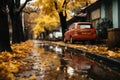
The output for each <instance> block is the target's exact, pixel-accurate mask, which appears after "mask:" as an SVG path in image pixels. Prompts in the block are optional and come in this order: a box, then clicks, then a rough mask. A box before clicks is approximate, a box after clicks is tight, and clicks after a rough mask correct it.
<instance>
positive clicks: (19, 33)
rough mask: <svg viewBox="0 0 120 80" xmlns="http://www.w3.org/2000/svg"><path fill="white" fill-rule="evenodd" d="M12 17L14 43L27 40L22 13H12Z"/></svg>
mask: <svg viewBox="0 0 120 80" xmlns="http://www.w3.org/2000/svg"><path fill="white" fill-rule="evenodd" d="M10 18H11V22H12V31H13V32H12V43H20V42H23V41H25V39H24V33H23V26H22V17H21V15H20V14H17V12H16V13H10Z"/></svg>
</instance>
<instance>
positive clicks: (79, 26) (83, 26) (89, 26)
mask: <svg viewBox="0 0 120 80" xmlns="http://www.w3.org/2000/svg"><path fill="white" fill-rule="evenodd" d="M78 28H91V25H89V24H87V25H86V24H85V25H78Z"/></svg>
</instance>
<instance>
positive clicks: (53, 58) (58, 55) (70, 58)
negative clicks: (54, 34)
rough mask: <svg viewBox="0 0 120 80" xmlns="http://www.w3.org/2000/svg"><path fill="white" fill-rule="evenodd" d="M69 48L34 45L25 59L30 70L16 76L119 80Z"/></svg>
mask: <svg viewBox="0 0 120 80" xmlns="http://www.w3.org/2000/svg"><path fill="white" fill-rule="evenodd" d="M78 54H79V53H76V52H74V50H73V52H72V51H71V50H69V49H68V48H66V47H65V48H61V47H59V46H54V45H48V44H43V43H42V44H37V45H34V49H33V52H32V53H31V54H30V55H29V57H27V58H26V60H25V59H24V61H26V62H27V63H28V64H29V65H27V64H26V65H25V66H24V67H28V66H29V68H30V69H27V70H23V71H21V72H19V73H18V74H15V75H16V78H17V80H18V79H19V78H21V77H22V78H29V77H30V76H32V75H35V76H36V79H35V80H119V78H120V76H118V75H117V74H115V73H114V72H113V71H109V70H107V69H104V68H103V67H102V66H101V65H98V64H97V63H95V62H94V61H91V60H90V59H88V58H87V57H85V56H83V55H80V54H79V55H78Z"/></svg>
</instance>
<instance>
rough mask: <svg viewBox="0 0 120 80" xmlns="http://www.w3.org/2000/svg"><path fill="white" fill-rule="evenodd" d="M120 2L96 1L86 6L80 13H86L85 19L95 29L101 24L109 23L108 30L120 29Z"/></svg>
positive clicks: (116, 0)
mask: <svg viewBox="0 0 120 80" xmlns="http://www.w3.org/2000/svg"><path fill="white" fill-rule="evenodd" d="M119 3H120V0H97V1H96V2H95V3H93V4H91V5H89V6H87V7H86V8H84V9H83V10H81V12H84V13H87V14H88V15H87V19H88V20H90V21H91V22H92V23H93V24H94V25H95V27H97V26H98V24H99V23H101V22H107V21H109V22H110V24H111V25H110V26H109V27H110V28H111V27H113V28H120V23H119V21H120V9H119V8H120V4H119Z"/></svg>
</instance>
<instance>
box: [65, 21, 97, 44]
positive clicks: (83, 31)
mask: <svg viewBox="0 0 120 80" xmlns="http://www.w3.org/2000/svg"><path fill="white" fill-rule="evenodd" d="M88 40H89V41H90V42H91V43H94V42H95V41H96V30H95V28H94V27H93V25H92V23H90V22H76V23H73V24H72V25H70V26H69V29H68V30H67V31H66V32H65V34H64V42H67V41H70V43H74V42H75V41H88Z"/></svg>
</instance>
